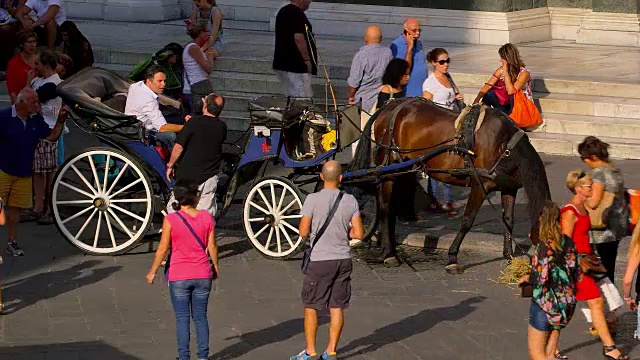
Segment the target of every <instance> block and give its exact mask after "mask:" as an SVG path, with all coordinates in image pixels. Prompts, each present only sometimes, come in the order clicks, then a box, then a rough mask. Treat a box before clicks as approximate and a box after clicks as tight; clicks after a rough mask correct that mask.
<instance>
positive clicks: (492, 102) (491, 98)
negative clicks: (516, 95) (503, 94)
mask: <svg viewBox="0 0 640 360" xmlns="http://www.w3.org/2000/svg"><path fill="white" fill-rule="evenodd" d="M482 102H483V103H485V104H486V105H489V106H491V107H492V108H494V109H498V110H500V111H502V112H503V113H505V114H507V115H509V114H511V111H512V110H513V95H510V96H509V103H508V104H504V105H502V104H500V100H498V95H496V93H495V91H493V90H489V92H488V93H486V94H485V95H484V97H483V98H482Z"/></svg>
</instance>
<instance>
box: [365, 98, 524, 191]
mask: <svg viewBox="0 0 640 360" xmlns="http://www.w3.org/2000/svg"><path fill="white" fill-rule="evenodd" d="M414 100H418V101H430V100H427V99H424V98H415V99H414ZM410 102H411V101H404V102H402V103H401V104H400V105H398V106H396V108H395V109H393V112H392V113H391V116H390V120H389V125H388V126H387V127H386V128H385V129H384V131H383V133H382V134H381V139H384V137H385V136H386V135H387V134H388V135H389V139H390V141H389V145H386V144H381V143H377V142H375V144H376V146H375V151H374V158H375V157H376V156H377V152H378V151H379V150H380V149H381V148H385V149H387V150H388V151H387V154H386V158H385V161H384V165H389V164H390V162H391V156H392V155H391V154H392V153H395V154H396V156H397V157H398V158H397V160H399V161H402V159H401V156H400V155H401V154H409V153H412V152H417V151H422V150H428V149H432V148H435V147H438V146H443V145H445V144H447V143H450V142H452V141H454V140H457V142H456V144H455V145H453V146H451V151H452V152H454V153H457V154H458V155H460V156H462V157H463V162H464V166H463V168H458V169H429V168H426V169H425V166H424V165H423V171H426V172H430V173H434V172H435V173H448V174H450V175H452V176H455V177H466V178H467V186H468V185H469V184H470V182H471V180H472V177H473V175H477V174H478V173H480V175H481V176H483V177H489V178H493V177H495V171H496V169H497V168H498V166H499V165H500V163H501V162H502V161H503V160H504V159H506V158H508V157H509V156H511V151H512V150H513V149H514V148H515V146H516V145H517V144H518V142H520V140H521V139H522V138H523V137H524V135H525V133H524V131H522V130H520V129H518V131H517V132H516V133H514V134H513V135H512V137H511V138H510V139H509V142H508V143H507V145H506V147H505V150H504V151H503V152H502V153H501V154H500V157H499V158H498V160H497V161H496V163H495V164H494V165H493V166H492V167H491V169H489V170H488V171H487V170H485V169H476V168H475V166H474V164H473V159H472V158H473V157H475V156H476V154H475V153H474V152H473V148H474V147H475V133H476V131H478V129H479V128H480V126H482V123H483V121H484V117H485V111H486V109H487V106H486V105H467V107H466V108H465V109H464V110H463V111H462V112H461V113H460V116H459V117H458V118H457V119H456V122H455V126H456V130H457V131H456V135H455V136H453V137H452V138H449V139H447V140H445V141H443V142H441V143H439V144H436V145H433V146H430V147H425V148H420V149H402V148H399V147H398V146H397V144H396V142H395V136H394V135H395V124H396V120H397V117H398V114H399V113H400V111H402V109H403V108H404V107H405V106H406V105H407V104H409V103H410Z"/></svg>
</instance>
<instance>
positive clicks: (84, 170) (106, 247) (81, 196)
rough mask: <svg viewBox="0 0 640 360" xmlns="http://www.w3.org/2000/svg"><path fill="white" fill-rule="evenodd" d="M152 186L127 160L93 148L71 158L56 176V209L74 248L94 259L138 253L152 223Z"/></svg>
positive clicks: (62, 230) (53, 204) (56, 217)
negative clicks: (140, 242) (135, 249)
mask: <svg viewBox="0 0 640 360" xmlns="http://www.w3.org/2000/svg"><path fill="white" fill-rule="evenodd" d="M151 189H152V187H151V181H150V180H149V177H148V176H147V174H146V172H145V171H144V170H143V169H142V168H141V167H140V166H139V165H137V164H136V163H135V160H134V159H133V158H132V157H131V156H130V155H128V154H126V153H124V152H122V151H120V150H116V149H112V148H91V149H88V150H86V151H85V152H83V153H81V154H77V155H74V156H72V157H70V158H69V159H68V160H67V161H65V163H64V164H63V165H62V167H61V168H60V169H59V170H58V172H57V173H56V177H55V179H54V182H53V187H52V191H51V193H52V194H51V208H52V210H53V217H54V220H55V223H56V227H57V228H58V230H59V231H60V233H62V235H64V237H65V239H66V240H67V241H68V242H69V243H71V245H73V246H75V247H77V248H78V249H80V250H81V251H83V252H85V253H87V254H92V255H117V254H122V253H125V252H127V251H129V250H130V249H132V248H133V247H135V246H136V245H137V243H138V241H139V240H140V239H142V238H143V237H144V235H145V234H146V232H147V230H148V228H149V225H150V224H151V221H152V219H153V211H152V209H153V206H152V198H153V196H152V190H151Z"/></svg>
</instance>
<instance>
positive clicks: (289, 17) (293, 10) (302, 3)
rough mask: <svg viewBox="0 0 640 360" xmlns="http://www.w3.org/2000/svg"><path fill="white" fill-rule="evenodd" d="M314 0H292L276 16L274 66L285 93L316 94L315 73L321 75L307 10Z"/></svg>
mask: <svg viewBox="0 0 640 360" xmlns="http://www.w3.org/2000/svg"><path fill="white" fill-rule="evenodd" d="M310 4H311V0H291V3H290V4H288V5H285V6H284V7H282V8H281V9H280V11H278V15H277V16H276V46H275V51H274V54H273V69H274V70H275V72H276V75H278V79H279V80H280V82H281V83H282V86H283V87H284V94H285V96H291V97H307V98H310V97H313V92H312V90H311V75H317V73H318V68H317V66H316V65H317V58H318V57H317V55H318V54H317V50H316V44H315V41H314V39H313V37H312V34H313V32H312V31H313V29H312V27H311V23H310V22H309V19H307V16H306V15H305V14H304V12H305V11H306V10H307V9H309V5H310Z"/></svg>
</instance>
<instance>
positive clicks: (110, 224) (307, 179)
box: [51, 68, 377, 259]
mask: <svg viewBox="0 0 640 360" xmlns="http://www.w3.org/2000/svg"><path fill="white" fill-rule="evenodd" d="M129 85H130V82H128V81H126V80H123V79H121V78H120V77H118V76H117V75H115V74H113V73H111V72H109V71H106V70H103V69H99V68H90V69H86V70H84V71H82V72H80V73H78V74H76V75H74V76H73V77H71V78H69V79H68V80H67V81H65V82H63V83H62V84H60V86H59V87H58V90H59V93H60V96H61V97H62V99H63V101H64V103H65V104H67V105H68V106H69V107H70V110H71V115H72V116H71V117H72V119H73V121H74V122H75V123H76V124H77V125H78V127H79V128H81V129H83V130H85V131H86V132H88V133H89V134H91V135H94V136H95V137H97V139H98V140H99V142H100V143H101V145H102V146H100V147H92V148H88V149H84V150H83V151H82V152H80V153H77V154H73V155H71V156H70V157H69V158H68V159H67V160H66V161H65V163H64V164H63V165H62V166H61V167H60V169H59V170H58V172H57V174H56V176H55V179H54V181H53V185H52V199H51V201H52V210H53V215H54V219H55V223H56V226H57V228H58V230H59V231H60V233H61V234H62V235H63V236H64V237H65V239H66V240H67V241H69V242H70V243H71V244H72V245H73V246H75V247H77V248H78V249H80V250H81V251H84V252H86V253H88V254H94V255H116V254H122V253H125V252H127V251H129V250H131V249H132V248H133V247H135V246H137V245H138V244H139V243H140V241H141V240H142V239H143V237H144V236H145V235H148V234H154V233H158V232H159V231H160V228H161V222H162V214H163V212H164V209H166V206H167V201H168V200H169V198H170V192H171V189H172V186H173V184H172V182H170V181H169V180H167V179H166V177H165V174H166V168H165V161H164V159H163V157H162V156H161V153H162V151H158V150H159V149H158V148H159V147H160V146H161V143H160V142H158V141H156V140H155V139H154V137H153V135H148V134H146V133H145V130H144V128H143V127H142V126H141V123H140V122H139V121H138V120H137V119H136V118H135V117H134V116H128V115H125V114H123V112H124V106H125V103H126V96H127V92H128V87H129ZM159 100H160V102H161V104H164V105H165V106H169V107H170V106H178V104H177V103H176V102H174V101H172V100H171V99H169V98H167V97H162V96H161V97H160V98H159ZM174 111H175V109H174ZM249 111H250V113H251V119H252V121H251V126H250V127H249V129H247V130H245V131H229V132H228V136H227V140H226V142H225V144H224V146H223V154H222V165H221V174H220V177H221V179H220V182H219V185H218V189H217V192H216V197H217V200H218V204H219V206H218V209H219V210H218V214H217V217H218V218H220V217H222V216H223V215H224V214H225V213H226V212H227V210H228V209H229V207H230V206H231V203H232V200H233V199H234V197H235V196H236V193H237V190H238V188H239V187H240V186H242V185H243V184H245V183H248V182H252V184H251V187H250V189H249V191H248V193H247V194H246V195H244V194H243V197H244V198H245V200H244V205H243V224H244V227H245V230H246V233H247V236H248V238H249V240H250V241H251V243H252V244H253V246H254V247H255V248H256V249H257V250H258V251H260V253H261V254H263V255H264V256H266V257H269V258H274V259H284V258H289V257H291V256H294V255H296V254H297V253H298V252H299V251H300V250H301V249H302V247H303V246H304V245H305V244H304V241H303V240H302V238H300V236H299V235H298V230H297V228H298V222H299V218H300V217H301V215H300V210H301V208H302V203H303V201H304V198H305V195H306V194H307V193H308V191H307V190H306V189H307V188H308V187H309V186H310V187H311V189H310V190H311V191H313V190H314V189H315V188H316V187H317V186H318V184H319V178H318V174H319V171H320V169H321V166H322V164H323V163H324V162H325V161H326V160H327V159H332V158H335V156H336V154H337V153H338V152H339V151H340V149H342V147H341V146H340V144H341V140H343V139H344V138H341V136H340V134H347V135H349V134H351V135H350V138H351V139H350V140H348V141H349V142H347V143H346V144H347V145H348V144H350V143H351V142H353V141H355V139H357V135H359V133H358V132H357V130H356V131H354V129H349V126H351V124H352V122H350V121H343V122H342V126H338V127H337V128H336V130H335V141H333V143H332V146H331V148H329V149H313V151H312V155H313V157H311V158H309V157H308V156H307V157H305V156H304V155H305V154H301V151H299V148H300V147H299V146H298V144H299V141H298V139H300V138H303V137H304V135H303V132H304V131H308V130H309V126H308V124H309V123H312V124H314V126H316V128H317V127H318V126H317V125H318V123H319V122H320V123H321V122H322V120H324V119H327V116H323V115H321V114H320V112H319V111H318V106H314V105H313V104H311V103H307V102H304V101H299V100H295V99H287V98H277V97H273V98H272V97H264V98H259V99H256V100H254V101H251V102H250V103H249ZM357 111H358V109H357V108H356V107H351V108H346V109H342V110H340V111H338V113H337V114H336V115H337V116H335V117H334V118H333V119H332V122H333V123H338V124H339V123H341V121H340V120H338V121H336V119H339V118H342V117H347V116H351V117H353V116H359V115H357ZM354 114H355V115H354ZM325 121H326V122H327V124H328V119H327V120H325ZM358 121H359V118H358ZM325 128H326V126H325ZM327 131H328V129H326V130H325V131H324V132H327ZM343 141H344V140H343ZM307 150H308V149H307ZM270 163H273V164H280V165H281V166H283V167H284V168H286V169H289V170H290V171H288V174H286V175H285V176H271V177H264V173H265V170H266V167H267V165H268V164H270ZM351 189H352V190H353V189H354V188H353V187H352V188H351ZM358 194H359V196H358V197H359V199H361V201H362V207H363V209H366V210H367V211H371V212H373V213H371V214H369V215H368V217H367V218H368V219H369V221H368V222H367V229H368V232H369V234H370V233H371V232H372V231H373V230H374V226H375V219H376V216H375V211H376V210H377V207H376V198H375V196H374V195H375V194H373V193H368V194H366V193H365V192H364V191H359V192H358ZM363 211H364V210H363Z"/></svg>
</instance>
